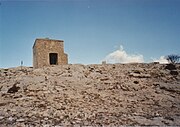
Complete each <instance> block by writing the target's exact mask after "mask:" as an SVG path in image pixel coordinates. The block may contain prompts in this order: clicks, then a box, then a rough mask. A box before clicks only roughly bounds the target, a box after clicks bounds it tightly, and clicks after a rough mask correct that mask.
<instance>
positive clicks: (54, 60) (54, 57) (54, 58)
mask: <svg viewBox="0 0 180 127" xmlns="http://www.w3.org/2000/svg"><path fill="white" fill-rule="evenodd" d="M49 62H50V65H57V64H58V54H57V53H49Z"/></svg>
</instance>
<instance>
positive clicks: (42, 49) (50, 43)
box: [33, 39, 68, 68]
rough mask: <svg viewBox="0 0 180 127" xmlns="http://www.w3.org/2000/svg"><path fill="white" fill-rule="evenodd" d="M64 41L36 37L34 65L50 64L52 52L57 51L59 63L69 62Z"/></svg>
mask: <svg viewBox="0 0 180 127" xmlns="http://www.w3.org/2000/svg"><path fill="white" fill-rule="evenodd" d="M63 43H64V41H63V40H52V39H36V40H35V43H34V46H33V67H34V68H40V67H44V66H50V58H49V54H50V53H57V54H58V58H57V59H58V60H57V62H58V63H57V65H61V64H68V55H67V54H65V53H64V44H63Z"/></svg>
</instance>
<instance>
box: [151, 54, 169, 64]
mask: <svg viewBox="0 0 180 127" xmlns="http://www.w3.org/2000/svg"><path fill="white" fill-rule="evenodd" d="M153 62H159V63H161V64H167V63H168V61H167V60H166V58H165V56H161V57H160V58H159V59H153Z"/></svg>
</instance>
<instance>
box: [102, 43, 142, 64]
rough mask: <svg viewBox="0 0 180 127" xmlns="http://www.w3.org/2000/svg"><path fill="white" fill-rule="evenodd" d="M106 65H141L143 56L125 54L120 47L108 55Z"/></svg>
mask: <svg viewBox="0 0 180 127" xmlns="http://www.w3.org/2000/svg"><path fill="white" fill-rule="evenodd" d="M104 60H105V61H106V62H107V63H133V62H137V63H142V62H144V59H143V55H141V54H127V53H126V51H125V50H124V49H123V46H122V45H121V46H120V49H118V50H116V51H114V52H112V53H110V54H108V55H107V56H106V57H105V59H104Z"/></svg>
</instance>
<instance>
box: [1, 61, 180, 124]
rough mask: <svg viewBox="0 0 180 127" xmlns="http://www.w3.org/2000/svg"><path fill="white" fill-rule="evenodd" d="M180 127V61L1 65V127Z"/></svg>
mask: <svg viewBox="0 0 180 127" xmlns="http://www.w3.org/2000/svg"><path fill="white" fill-rule="evenodd" d="M68 125H77V126H88V125H90V126H100V125H103V126H106V125H110V126H118V125H133V126H134V125H166V126H170V125H171V126H180V64H176V65H175V66H173V65H165V64H164V65H161V64H157V63H151V64H136V63H134V64H104V65H102V64H101V65H100V64H99V65H63V66H54V67H46V68H41V69H33V68H30V67H23V68H21V67H17V68H9V69H0V126H2V127H4V126H6V127H25V126H30V127H34V126H44V127H48V126H50V127H51V126H54V127H55V126H56V127H58V126H68Z"/></svg>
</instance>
